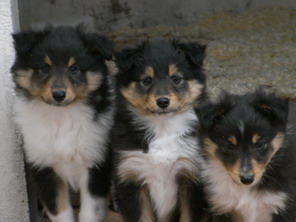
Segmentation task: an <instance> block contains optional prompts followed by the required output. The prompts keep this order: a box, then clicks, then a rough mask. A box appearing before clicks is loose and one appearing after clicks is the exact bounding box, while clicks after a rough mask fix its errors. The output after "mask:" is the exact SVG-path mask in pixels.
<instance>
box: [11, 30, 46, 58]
mask: <svg viewBox="0 0 296 222" xmlns="http://www.w3.org/2000/svg"><path fill="white" fill-rule="evenodd" d="M47 33H48V32H47V31H42V32H41V31H29V32H20V33H16V34H12V38H13V41H14V48H15V51H16V53H17V55H26V54H28V53H29V52H30V51H31V50H32V48H33V47H34V45H35V44H37V43H38V42H39V41H41V40H42V39H43V38H44V37H45V36H46V35H47Z"/></svg>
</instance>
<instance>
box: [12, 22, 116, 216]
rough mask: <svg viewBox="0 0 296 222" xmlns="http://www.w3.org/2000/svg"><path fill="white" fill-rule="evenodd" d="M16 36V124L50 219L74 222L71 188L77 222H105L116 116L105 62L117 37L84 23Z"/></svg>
mask: <svg viewBox="0 0 296 222" xmlns="http://www.w3.org/2000/svg"><path fill="white" fill-rule="evenodd" d="M13 39H14V45H15V50H16V60H15V63H14V65H13V67H12V73H13V80H14V82H15V86H16V88H15V89H16V93H17V97H16V104H15V111H16V121H17V123H18V124H19V126H20V128H21V132H22V135H23V139H24V150H25V156H26V159H27V162H28V163H29V164H30V165H31V166H32V171H33V179H34V181H35V184H36V188H37V191H38V194H39V197H40V200H41V202H42V203H43V205H44V207H45V209H46V212H47V214H48V216H49V217H50V219H51V220H52V221H57V222H72V221H74V218H73V213H72V209H71V205H70V200H69V187H71V188H73V189H74V190H79V191H80V193H81V210H80V214H79V219H80V221H82V222H88V221H89V222H90V221H91V222H94V221H103V219H104V218H105V214H106V209H107V196H108V192H109V186H110V182H111V178H110V177H111V156H110V149H109V148H108V143H109V141H108V138H109V133H110V129H111V127H112V125H113V113H114V95H113V94H114V93H112V89H113V88H112V84H111V82H110V80H109V76H108V68H107V67H106V65H105V60H109V59H111V57H112V53H113V46H112V42H111V41H109V40H108V39H106V38H105V37H104V36H100V35H97V34H94V33H87V32H85V31H84V30H83V28H82V27H76V28H74V27H56V28H46V29H44V30H43V31H29V32H21V33H18V34H14V35H13ZM113 90H114V89H113Z"/></svg>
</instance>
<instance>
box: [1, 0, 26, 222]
mask: <svg viewBox="0 0 296 222" xmlns="http://www.w3.org/2000/svg"><path fill="white" fill-rule="evenodd" d="M18 29H19V20H18V8H17V0H0V221H1V222H27V221H29V213H28V198H27V189H26V182H25V173H24V161H23V153H22V151H21V148H20V143H19V141H20V140H19V139H18V136H17V135H16V127H15V124H14V122H13V112H12V106H13V101H14V94H13V84H12V81H11V76H10V67H11V65H12V63H13V60H14V50H13V45H12V39H11V33H12V32H14V31H17V30H18Z"/></svg>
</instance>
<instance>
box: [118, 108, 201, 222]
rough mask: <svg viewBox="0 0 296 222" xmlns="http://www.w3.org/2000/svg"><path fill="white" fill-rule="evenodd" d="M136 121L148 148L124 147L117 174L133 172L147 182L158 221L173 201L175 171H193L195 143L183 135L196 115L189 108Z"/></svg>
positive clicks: (194, 168)
mask: <svg viewBox="0 0 296 222" xmlns="http://www.w3.org/2000/svg"><path fill="white" fill-rule="evenodd" d="M135 121H136V123H138V124H139V125H140V127H143V128H145V129H147V131H148V132H149V133H148V134H147V135H146V136H147V140H148V141H149V142H148V144H149V152H148V153H143V152H142V151H124V152H122V153H121V155H122V156H123V157H124V158H123V159H124V161H123V162H121V163H120V166H119V174H124V172H135V173H136V174H137V177H138V178H139V179H140V180H141V181H144V183H145V184H146V185H148V188H149V192H150V196H151V198H152V201H153V203H154V204H155V209H156V212H157V215H158V217H159V219H160V221H162V219H164V218H165V217H166V216H168V214H169V213H170V212H171V211H172V209H173V208H174V206H175V204H176V201H177V189H178V186H177V184H176V175H177V174H178V173H179V172H180V170H182V169H186V170H188V171H190V172H194V173H196V171H197V165H196V164H195V163H196V162H198V153H197V143H196V142H195V139H194V138H190V137H186V134H188V133H190V132H191V131H192V130H193V129H192V128H193V124H196V122H197V119H196V117H195V115H194V113H193V112H192V110H190V111H188V112H186V113H183V114H178V115H173V116H156V117H149V118H145V119H136V120H135Z"/></svg>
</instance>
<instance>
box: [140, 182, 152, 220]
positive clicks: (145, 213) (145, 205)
mask: <svg viewBox="0 0 296 222" xmlns="http://www.w3.org/2000/svg"><path fill="white" fill-rule="evenodd" d="M140 200H141V206H142V211H141V220H140V221H145V222H155V219H154V214H153V207H152V203H151V199H150V194H149V190H148V187H147V186H146V185H144V186H143V187H142V188H141V190H140Z"/></svg>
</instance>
